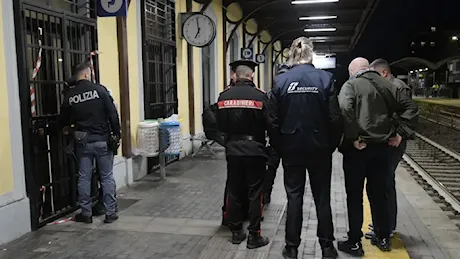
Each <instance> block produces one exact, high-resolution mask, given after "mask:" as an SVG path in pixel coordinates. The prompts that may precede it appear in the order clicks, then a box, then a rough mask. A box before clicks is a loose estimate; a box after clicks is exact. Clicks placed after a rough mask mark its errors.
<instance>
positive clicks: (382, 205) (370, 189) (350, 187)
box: [343, 143, 391, 243]
mask: <svg viewBox="0 0 460 260" xmlns="http://www.w3.org/2000/svg"><path fill="white" fill-rule="evenodd" d="M343 155H344V157H343V170H344V173H345V189H346V192H347V208H348V226H349V228H350V230H349V232H348V239H349V240H350V241H351V242H353V243H356V242H358V241H360V240H361V237H362V236H363V233H362V231H361V228H362V226H363V189H364V182H365V181H366V179H367V197H368V198H369V203H370V206H371V212H372V215H373V216H374V218H373V221H374V232H375V234H376V235H377V236H378V237H379V238H387V237H388V236H389V234H390V213H389V210H388V209H389V207H388V196H387V191H388V188H387V187H388V183H389V182H388V179H389V175H390V167H391V166H390V164H391V160H390V155H391V147H390V146H389V145H387V144H386V143H379V144H375V143H374V144H368V145H367V147H366V148H365V149H363V150H361V151H359V150H357V149H355V148H348V149H346V150H344V151H343Z"/></svg>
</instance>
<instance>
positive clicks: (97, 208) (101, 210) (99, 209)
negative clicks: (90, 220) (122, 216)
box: [93, 200, 105, 216]
mask: <svg viewBox="0 0 460 260" xmlns="http://www.w3.org/2000/svg"><path fill="white" fill-rule="evenodd" d="M104 214H105V207H104V203H103V202H102V201H101V200H99V201H98V202H97V203H96V205H94V207H93V216H102V215H104Z"/></svg>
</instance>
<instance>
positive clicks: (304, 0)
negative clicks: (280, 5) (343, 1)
mask: <svg viewBox="0 0 460 260" xmlns="http://www.w3.org/2000/svg"><path fill="white" fill-rule="evenodd" d="M338 1H339V0H294V1H292V2H291V4H293V5H305V4H321V3H337V2H338Z"/></svg>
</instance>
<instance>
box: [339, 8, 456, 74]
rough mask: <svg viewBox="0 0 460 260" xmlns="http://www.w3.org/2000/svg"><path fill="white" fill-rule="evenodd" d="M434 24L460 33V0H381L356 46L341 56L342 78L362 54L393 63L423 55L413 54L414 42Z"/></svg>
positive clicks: (340, 68)
mask: <svg viewBox="0 0 460 260" xmlns="http://www.w3.org/2000/svg"><path fill="white" fill-rule="evenodd" d="M432 26H435V27H437V30H438V31H442V30H448V31H449V33H450V31H452V32H456V31H457V30H458V32H459V33H460V0H380V1H379V5H378V6H377V9H376V10H375V12H374V14H373V16H372V17H371V18H370V20H369V23H368V25H367V27H366V29H365V31H364V33H363V34H362V36H361V39H360V40H359V41H358V44H357V45H356V47H355V49H354V50H353V51H352V52H350V53H348V54H339V55H338V56H337V62H338V66H340V67H338V68H337V70H336V71H335V74H336V76H337V79H338V81H339V82H342V81H344V80H346V78H348V72H347V67H348V64H349V62H350V61H351V59H352V58H354V57H358V56H362V57H365V58H367V59H369V61H372V60H374V59H376V58H384V59H386V60H388V61H389V62H392V61H395V60H399V59H401V58H404V57H408V56H422V54H419V55H417V54H415V55H414V54H412V52H411V47H410V43H411V42H412V41H413V40H414V39H417V37H418V35H420V33H424V32H425V33H429V32H430V28H431V27H432ZM458 36H459V37H460V34H459V35H458ZM435 56H436V55H435ZM440 56H441V55H440ZM442 56H445V54H442ZM436 58H437V57H436ZM440 59H441V57H440V58H439V59H437V60H435V61H434V62H437V61H438V60H440Z"/></svg>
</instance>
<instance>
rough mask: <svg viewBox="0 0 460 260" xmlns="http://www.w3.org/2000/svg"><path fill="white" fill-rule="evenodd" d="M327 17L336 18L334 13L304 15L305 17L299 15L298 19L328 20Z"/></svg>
mask: <svg viewBox="0 0 460 260" xmlns="http://www.w3.org/2000/svg"><path fill="white" fill-rule="evenodd" d="M328 19H337V16H336V15H329V16H327V15H325V16H306V17H300V18H299V20H300V21H305V20H307V21H309V20H328Z"/></svg>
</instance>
